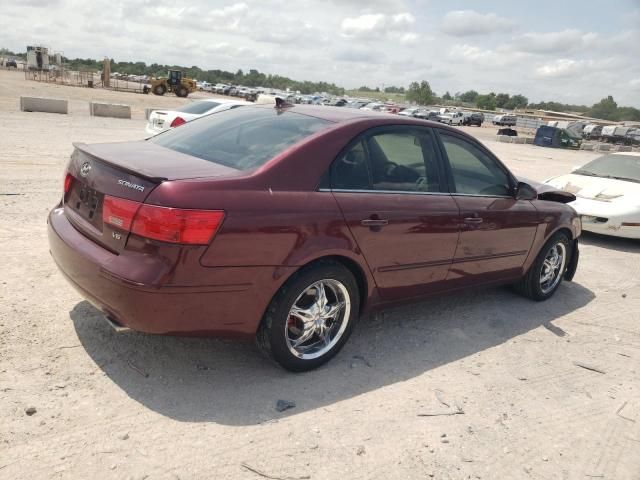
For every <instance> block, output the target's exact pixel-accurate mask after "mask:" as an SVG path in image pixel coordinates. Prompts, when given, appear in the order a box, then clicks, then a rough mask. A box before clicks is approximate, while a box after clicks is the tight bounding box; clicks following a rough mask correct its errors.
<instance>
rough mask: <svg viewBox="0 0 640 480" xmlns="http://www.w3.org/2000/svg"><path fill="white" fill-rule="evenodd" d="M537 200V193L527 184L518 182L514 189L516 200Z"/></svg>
mask: <svg viewBox="0 0 640 480" xmlns="http://www.w3.org/2000/svg"><path fill="white" fill-rule="evenodd" d="M536 198H538V191H537V190H536V189H535V188H533V187H532V186H531V185H529V184H528V183H524V182H518V186H517V187H516V200H535V199H536Z"/></svg>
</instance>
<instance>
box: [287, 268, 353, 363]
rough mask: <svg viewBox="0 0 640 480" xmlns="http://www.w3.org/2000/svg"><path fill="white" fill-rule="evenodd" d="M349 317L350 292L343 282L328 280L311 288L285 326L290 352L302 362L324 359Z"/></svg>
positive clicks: (298, 299) (292, 308)
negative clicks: (322, 357)
mask: <svg viewBox="0 0 640 480" xmlns="http://www.w3.org/2000/svg"><path fill="white" fill-rule="evenodd" d="M350 315H351V302H350V299H349V291H348V290H347V287H345V286H344V285H343V284H342V283H341V282H339V281H338V280H334V279H325V280H319V281H317V282H315V283H313V284H311V285H309V286H308V287H307V288H306V289H305V290H304V291H303V292H302V293H301V294H300V295H299V296H298V298H297V299H296V301H295V302H293V306H292V307H291V309H290V310H289V317H288V319H287V322H286V324H285V338H286V341H287V347H289V351H290V352H291V353H292V354H293V355H295V356H296V357H298V358H301V359H303V360H311V359H314V358H318V357H321V356H323V355H324V354H326V353H327V352H328V351H329V350H331V349H332V348H333V347H334V346H335V345H336V343H338V341H339V340H340V338H341V337H342V334H343V333H344V331H345V329H346V328H347V324H348V323H349V316H350Z"/></svg>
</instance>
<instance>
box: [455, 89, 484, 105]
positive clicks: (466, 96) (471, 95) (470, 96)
mask: <svg viewBox="0 0 640 480" xmlns="http://www.w3.org/2000/svg"><path fill="white" fill-rule="evenodd" d="M478 95H479V94H478V92H476V91H475V90H469V91H468V92H464V93H461V94H460V96H459V97H458V100H460V101H461V102H468V103H473V102H475V101H476V98H478Z"/></svg>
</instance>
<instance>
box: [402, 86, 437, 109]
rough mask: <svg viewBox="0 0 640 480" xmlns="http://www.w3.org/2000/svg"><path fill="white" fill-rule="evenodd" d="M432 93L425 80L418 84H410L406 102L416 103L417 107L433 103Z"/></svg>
mask: <svg viewBox="0 0 640 480" xmlns="http://www.w3.org/2000/svg"><path fill="white" fill-rule="evenodd" d="M433 97H434V93H433V90H431V85H429V82H427V81H426V80H422V81H421V82H420V83H418V82H412V83H411V85H409V89H408V90H407V100H408V101H410V102H416V103H417V104H418V105H428V104H430V103H432V102H433Z"/></svg>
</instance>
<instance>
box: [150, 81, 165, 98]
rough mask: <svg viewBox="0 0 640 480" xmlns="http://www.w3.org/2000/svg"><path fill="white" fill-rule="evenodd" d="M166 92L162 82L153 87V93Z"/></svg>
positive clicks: (161, 93) (160, 93)
mask: <svg viewBox="0 0 640 480" xmlns="http://www.w3.org/2000/svg"><path fill="white" fill-rule="evenodd" d="M166 92H167V87H165V86H164V85H163V84H162V83H160V84H158V85H156V86H155V87H153V94H154V95H160V96H162V95H164V94H165V93H166Z"/></svg>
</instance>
